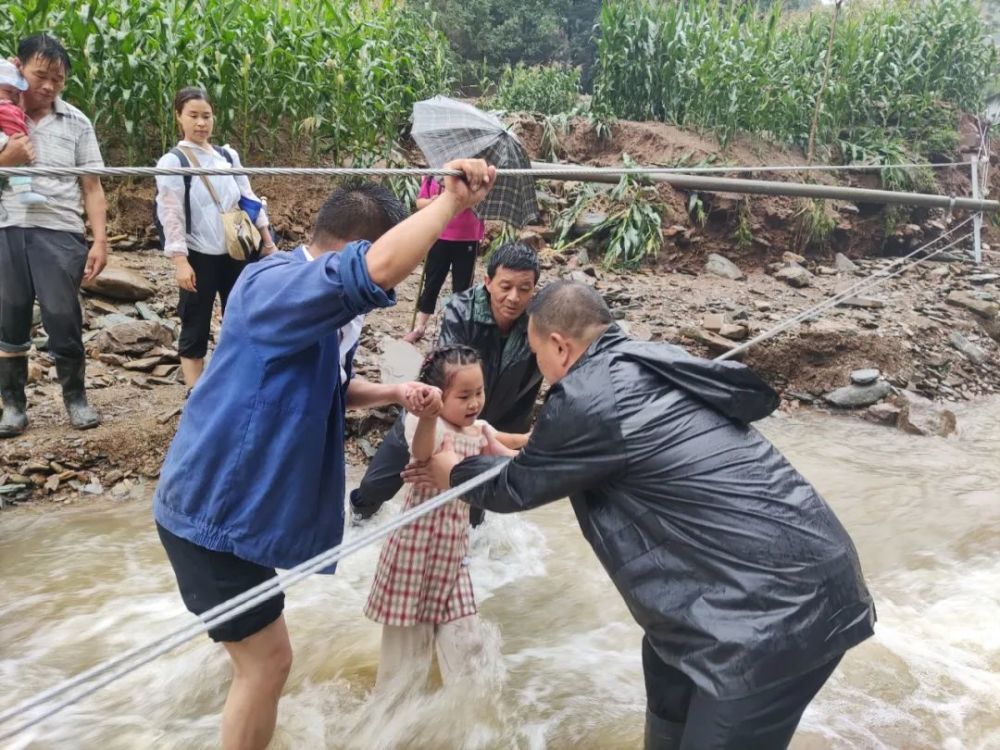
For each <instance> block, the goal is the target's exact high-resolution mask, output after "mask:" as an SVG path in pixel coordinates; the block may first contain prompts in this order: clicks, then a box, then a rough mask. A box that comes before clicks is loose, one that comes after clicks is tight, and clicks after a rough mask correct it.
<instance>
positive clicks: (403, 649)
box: [365, 346, 496, 686]
mask: <svg viewBox="0 0 1000 750" xmlns="http://www.w3.org/2000/svg"><path fill="white" fill-rule="evenodd" d="M418 379H419V380H420V382H422V383H426V384H428V385H433V386H435V387H437V388H440V389H441V392H442V395H441V406H440V410H438V409H436V408H431V409H429V410H428V411H426V412H424V413H423V414H422V415H421V416H420V417H417V416H415V415H413V414H408V415H407V416H406V422H405V427H406V439H407V442H408V443H409V445H410V455H411V456H412V457H413V458H414V459H415V460H418V461H425V460H427V459H428V458H430V457H431V456H432V455H434V454H435V453H437V452H438V450H440V448H441V444H442V441H443V440H444V436H445V435H446V434H448V435H450V437H451V443H452V449H453V450H454V451H455V452H456V453H458V454H459V455H460V456H463V457H468V456H478V455H479V454H480V453H482V452H483V451H484V449H485V448H486V447H487V445H490V444H492V443H494V442H495V440H496V433H495V431H494V430H493V428H491V427H490V426H489V425H488V424H486V423H485V422H483V421H482V420H480V419H478V417H479V414H480V412H482V410H483V406H484V398H483V370H482V365H481V364H480V359H479V354H478V352H476V350H475V349H472V348H471V347H468V346H447V347H442V348H440V349H436V350H434V351H433V352H431V353H430V354H429V355H428V356H427V358H426V359H425V360H424V363H423V365H422V367H421V368H420V376H419V378H418ZM437 494H438V491H437V490H435V489H432V488H424V487H416V486H413V485H411V486H409V487H408V489H407V494H406V501H405V504H404V509H405V510H408V509H409V508H412V507H414V506H416V505H420V504H421V503H423V502H425V501H426V500H429V499H430V498H432V497H434V496H435V495H437ZM468 551H469V509H468V506H466V505H465V503H463V502H462V501H461V500H457V499H456V500H453V501H452V502H450V503H448V504H446V505H443V506H441V507H440V508H438V509H436V510H434V511H433V512H431V513H429V514H428V515H425V516H423V517H421V518H419V519H417V520H416V521H414V522H413V523H412V524H410V525H409V526H405V527H403V528H401V529H397V530H396V531H394V532H393V533H392V535H391V536H390V537H389V539H388V541H386V543H385V546H384V547H383V548H382V554H381V555H380V557H379V561H378V568H377V570H376V572H375V581H374V583H373V584H372V590H371V593H370V594H369V596H368V604H367V605H366V607H365V615H366V616H367V617H368V618H370V619H372V620H374V621H375V622H379V623H381V624H382V653H381V657H380V659H379V667H378V677H377V680H376V686H383V685H384V684H385V683H386V682H388V681H390V680H392V679H393V678H394V677H395V676H396V675H397V674H400V673H405V674H406V678H407V680H411V679H412V680H414V681H418V682H419V681H420V680H421V679H424V680H426V675H427V670H428V669H429V668H430V663H431V658H432V656H433V653H434V650H435V647H436V650H437V657H438V667H439V668H440V671H441V677H442V679H443V680H444V682H445V684H449V683H451V682H454V681H455V679H456V678H459V677H461V676H462V675H463V674H469V673H470V672H471V671H472V670H473V669H474V665H475V663H476V658H477V656H478V655H479V653H480V652H481V650H482V639H481V636H480V630H479V618H478V616H477V615H476V601H475V597H474V596H473V593H472V580H471V579H470V578H469V568H468V559H467V555H468Z"/></svg>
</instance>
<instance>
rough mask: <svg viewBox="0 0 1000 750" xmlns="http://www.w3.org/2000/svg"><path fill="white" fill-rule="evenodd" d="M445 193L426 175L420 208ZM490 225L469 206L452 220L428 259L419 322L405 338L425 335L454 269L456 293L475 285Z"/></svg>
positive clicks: (452, 282) (421, 188)
mask: <svg viewBox="0 0 1000 750" xmlns="http://www.w3.org/2000/svg"><path fill="white" fill-rule="evenodd" d="M440 194H441V183H439V182H438V181H437V180H436V179H435V178H434V177H431V176H427V177H424V179H423V182H421V183H420V193H419V195H418V196H417V210H418V211H419V210H420V209H422V208H424V207H426V206H429V205H430V204H431V203H432V202H433V201H434V199H435V198H437V196H438V195H440ZM485 231H486V225H485V224H484V223H483V221H482V220H481V219H480V218H479V217H478V216H476V214H475V213H474V212H473V211H472V209H471V208H470V209H467V210H465V211H463V212H462V213H460V214H459V215H458V216H456V217H455V218H454V219H452V220H451V223H450V224H448V226H446V227H445V229H444V231H443V232H441V236H440V237H439V238H438V241H437V242H436V243H434V247H432V248H431V250H430V252H429V253H428V254H427V260H425V261H424V285H423V288H422V289H421V290H420V296H419V297H418V298H417V323H416V326H414V328H413V330H412V331H410V332H409V333H408V334H406V336H404V337H403V340H404V341H409V342H410V343H411V344H415V343H416V342H418V341H420V339H422V338H423V337H424V331H425V329H426V328H427V321H428V320H430V318H431V316H432V315H433V314H434V308H435V306H436V305H437V299H438V295H439V294H440V293H441V287H442V286H444V280H445V279H446V278H448V271H449V270H450V271H451V289H452V291H453V292H454V293H455V294H458V293H459V292H464V291H465V290H466V289H468V288H469V287H470V286H472V276H473V274H474V273H475V270H476V253H477V252H478V251H479V242H480V240H482V239H483V234H484V233H485Z"/></svg>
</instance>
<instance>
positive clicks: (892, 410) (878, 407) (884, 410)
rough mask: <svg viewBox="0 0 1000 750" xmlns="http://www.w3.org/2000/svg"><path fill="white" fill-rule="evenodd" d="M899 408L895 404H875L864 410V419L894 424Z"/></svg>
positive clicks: (877, 422)
mask: <svg viewBox="0 0 1000 750" xmlns="http://www.w3.org/2000/svg"><path fill="white" fill-rule="evenodd" d="M899 412H900V408H899V407H898V406H896V405H895V404H875V405H874V406H869V407H868V410H867V411H866V412H865V419H867V420H868V421H869V422H874V423H875V424H886V425H895V424H896V420H897V419H898V418H899Z"/></svg>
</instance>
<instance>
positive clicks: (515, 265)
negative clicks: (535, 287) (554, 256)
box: [486, 242, 541, 284]
mask: <svg viewBox="0 0 1000 750" xmlns="http://www.w3.org/2000/svg"><path fill="white" fill-rule="evenodd" d="M500 266H503V267H504V268H507V269H509V270H511V271H531V272H533V273H534V274H535V283H536V284H537V283H538V277H539V275H540V274H541V269H540V267H539V265H538V253H536V252H535V251H534V250H533V249H532V248H531V247H530V246H528V245H525V244H524V243H523V242H505V243H504V244H502V245H501V246H500V247H498V248H497V249H496V250H494V251H493V254H492V255H491V256H490V262H489V263H488V264H487V265H486V275H487V276H489V277H490V278H491V279H492V278H493V277H494V276H495V275H496V272H497V269H498V268H499V267H500Z"/></svg>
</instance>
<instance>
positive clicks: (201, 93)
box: [174, 86, 212, 114]
mask: <svg viewBox="0 0 1000 750" xmlns="http://www.w3.org/2000/svg"><path fill="white" fill-rule="evenodd" d="M188 102H207V103H208V106H210V107H211V106H212V100H211V99H209V98H208V92H206V91H205V89H203V88H199V87H198V86H187V87H186V88H183V89H181V90H180V91H178V92H177V95H176V96H174V112H176V113H177V114H180V113H181V112H183V111H184V105H185V104H187V103H188Z"/></svg>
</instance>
